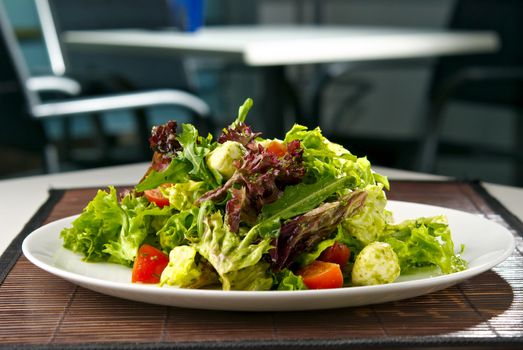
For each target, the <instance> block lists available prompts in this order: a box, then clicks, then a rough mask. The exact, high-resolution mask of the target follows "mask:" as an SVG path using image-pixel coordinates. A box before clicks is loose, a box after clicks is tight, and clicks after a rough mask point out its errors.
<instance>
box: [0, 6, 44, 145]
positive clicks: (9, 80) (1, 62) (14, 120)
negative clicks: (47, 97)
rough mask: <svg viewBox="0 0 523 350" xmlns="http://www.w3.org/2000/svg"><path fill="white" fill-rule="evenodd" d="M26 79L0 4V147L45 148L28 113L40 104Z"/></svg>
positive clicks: (36, 125) (40, 135)
mask: <svg viewBox="0 0 523 350" xmlns="http://www.w3.org/2000/svg"><path fill="white" fill-rule="evenodd" d="M28 77H29V73H28V71H27V66H26V65H25V61H24V58H23V56H22V54H21V52H20V48H19V46H18V43H17V41H16V38H15V35H14V32H13V28H12V27H11V25H10V21H9V19H8V17H7V14H6V12H5V9H4V6H3V4H2V3H1V2H0V124H1V125H2V127H0V145H2V146H12V147H21V148H24V149H31V150H39V149H40V148H41V147H42V146H43V145H44V141H45V136H44V132H43V129H42V126H41V125H40V123H39V122H38V121H36V120H35V119H33V118H31V117H30V113H29V111H30V108H31V106H32V105H36V104H38V103H39V101H40V100H39V98H38V96H37V95H36V94H35V93H34V92H32V91H30V90H28V89H27V88H26V86H25V82H26V81H27V78H28Z"/></svg>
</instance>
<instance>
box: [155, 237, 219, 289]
mask: <svg viewBox="0 0 523 350" xmlns="http://www.w3.org/2000/svg"><path fill="white" fill-rule="evenodd" d="M218 282H219V280H218V275H217V274H216V272H214V270H213V269H212V268H211V267H209V266H208V265H207V264H205V263H204V262H201V261H198V259H197V252H196V249H194V247H191V246H187V245H181V246H177V247H175V248H173V249H172V250H171V252H170V253H169V264H167V266H166V267H165V269H164V270H163V272H162V276H161V278H160V285H162V286H163V285H168V286H175V287H180V288H201V287H204V286H206V285H210V284H216V283H218Z"/></svg>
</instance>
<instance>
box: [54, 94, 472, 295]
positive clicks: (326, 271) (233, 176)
mask: <svg viewBox="0 0 523 350" xmlns="http://www.w3.org/2000/svg"><path fill="white" fill-rule="evenodd" d="M252 104H253V102H252V100H251V99H247V100H246V101H245V103H244V104H243V105H242V106H241V107H240V108H239V112H238V117H237V119H236V120H235V121H234V122H233V123H232V124H230V125H229V126H228V127H226V128H224V129H223V131H222V133H221V135H220V136H219V137H218V139H217V140H213V137H212V135H208V136H203V135H199V133H198V131H197V130H196V128H195V127H194V126H193V125H191V124H183V125H181V130H180V131H177V123H176V122H174V121H169V122H168V123H166V124H164V125H159V126H155V127H153V129H152V132H151V137H150V139H149V142H150V145H151V148H152V150H153V151H154V154H153V157H152V162H151V165H150V167H149V169H148V170H147V171H146V173H145V174H144V176H143V178H142V179H141V180H140V181H139V183H138V184H137V185H136V186H135V187H134V188H133V189H131V190H127V191H125V192H123V193H120V194H118V193H117V191H116V189H115V188H114V187H109V188H108V190H106V191H104V190H99V191H98V193H97V194H96V196H95V197H94V198H93V199H92V201H91V202H90V203H89V204H88V205H87V206H86V208H85V209H84V210H83V212H82V214H81V215H80V216H79V217H78V218H77V219H75V220H74V222H73V223H72V225H71V227H68V228H65V229H64V230H63V231H62V232H61V234H60V235H61V238H62V239H63V244H64V247H66V248H67V249H70V250H72V251H74V252H78V253H81V254H82V255H83V259H84V261H87V262H111V263H117V264H122V265H125V266H129V267H130V268H131V267H132V269H133V272H132V282H136V283H157V284H159V285H161V286H173V287H179V288H222V289H223V290H250V291H259V290H301V289H321V288H339V287H352V286H360V285H375V284H384V283H391V282H393V281H394V280H396V279H397V278H398V276H399V275H400V274H409V273H413V272H416V271H418V270H419V269H427V268H431V269H434V270H436V271H437V272H438V273H441V274H448V273H453V272H456V271H460V270H464V269H465V268H466V266H467V264H466V262H465V261H464V260H463V259H462V258H461V257H460V255H459V253H455V249H454V244H453V241H452V237H451V232H450V230H449V226H448V224H447V221H446V219H445V217H443V216H435V217H423V218H418V219H413V220H407V221H404V222H401V223H394V221H393V218H392V213H391V212H390V211H388V210H387V209H386V204H387V198H386V192H385V191H386V190H389V182H388V181H387V178H386V177H385V176H382V175H380V174H378V173H376V172H374V171H373V170H372V169H371V164H370V163H369V161H368V160H367V158H365V157H357V156H355V155H353V154H351V153H350V152H349V151H348V150H347V149H345V148H343V147H342V146H341V145H339V144H336V143H333V142H330V141H329V140H328V139H326V138H325V137H324V136H323V135H322V133H321V130H320V129H319V128H315V129H312V130H309V129H307V128H306V127H304V126H301V125H294V126H293V127H292V128H291V129H290V130H289V131H288V132H287V134H286V135H285V138H284V139H283V140H278V139H272V140H271V139H264V138H263V137H262V135H261V134H260V133H258V132H255V131H253V130H252V129H251V127H250V126H249V125H248V124H247V123H246V122H245V121H246V116H247V113H248V112H249V109H250V108H251V107H252ZM461 250H463V247H461Z"/></svg>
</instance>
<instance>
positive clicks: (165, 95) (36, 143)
mask: <svg viewBox="0 0 523 350" xmlns="http://www.w3.org/2000/svg"><path fill="white" fill-rule="evenodd" d="M0 29H1V33H0V34H1V35H0V39H1V45H0V49H1V52H0V57H2V69H1V70H0V72H1V73H2V74H1V76H0V87H1V88H0V97H1V99H0V102H2V105H0V108H2V113H1V118H2V122H3V128H2V129H3V130H2V133H1V134H0V135H1V136H2V138H1V139H0V143H2V144H4V145H15V146H20V147H26V148H32V149H37V150H41V151H42V153H43V158H44V160H45V170H46V171H48V172H52V171H57V170H59V160H58V158H57V151H56V146H55V145H54V144H52V143H51V142H50V140H49V138H48V137H47V135H46V134H45V130H44V129H43V127H42V124H43V121H44V120H48V119H51V118H63V119H69V117H71V116H75V115H79V114H83V113H101V112H106V111H114V110H122V109H137V108H147V107H153V106H162V105H169V106H177V107H180V108H183V109H185V110H187V111H188V112H189V113H191V114H192V115H193V116H194V119H195V121H197V122H205V123H206V125H211V124H212V121H211V119H210V109H209V107H208V105H207V104H206V103H205V102H204V101H203V100H201V99H199V98H198V97H196V96H194V95H192V94H190V93H187V92H184V91H179V90H172V89H161V90H150V91H141V92H133V93H120V94H111V95H105V96H97V97H84V98H78V97H76V98H68V99H63V100H55V101H46V102H42V100H41V98H40V96H39V94H38V92H43V91H56V92H62V93H66V94H71V93H74V92H75V88H77V87H78V85H77V84H76V83H75V82H74V81H72V80H70V79H68V78H66V77H56V76H53V77H47V78H45V77H39V78H37V79H34V78H33V79H31V78H30V77H29V74H28V69H27V66H26V65H25V62H24V59H23V57H22V54H21V52H20V49H19V47H18V44H17V42H16V38H15V36H14V33H13V29H12V27H11V25H10V24H9V19H8V17H7V15H6V13H5V10H4V7H3V4H2V3H0ZM4 61H5V62H4ZM35 89H36V90H38V91H35ZM6 101H7V103H6V104H5V106H7V107H4V104H3V102H6Z"/></svg>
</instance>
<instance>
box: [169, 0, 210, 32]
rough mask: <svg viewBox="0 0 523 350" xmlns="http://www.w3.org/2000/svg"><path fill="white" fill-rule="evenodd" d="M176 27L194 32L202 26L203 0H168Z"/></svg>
mask: <svg viewBox="0 0 523 350" xmlns="http://www.w3.org/2000/svg"><path fill="white" fill-rule="evenodd" d="M170 6H171V12H172V17H173V20H174V24H175V26H176V27H179V28H181V29H182V30H185V31H187V32H195V31H197V30H198V29H199V28H200V27H202V26H203V18H204V16H203V11H204V0H170Z"/></svg>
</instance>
